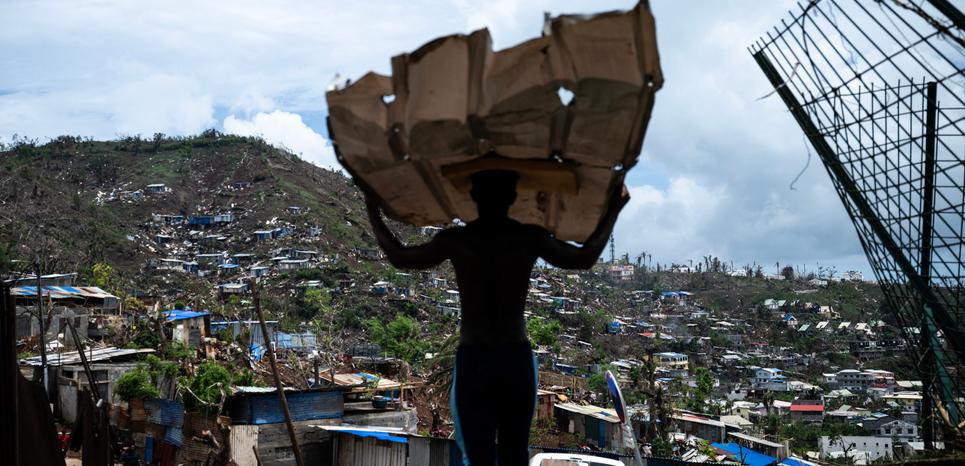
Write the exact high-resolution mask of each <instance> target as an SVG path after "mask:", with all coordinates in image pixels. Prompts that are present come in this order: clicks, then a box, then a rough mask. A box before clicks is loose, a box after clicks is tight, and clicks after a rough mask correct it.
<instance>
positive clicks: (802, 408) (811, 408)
mask: <svg viewBox="0 0 965 466" xmlns="http://www.w3.org/2000/svg"><path fill="white" fill-rule="evenodd" d="M795 411H797V412H805V413H818V412H824V406H823V405H791V412H795Z"/></svg>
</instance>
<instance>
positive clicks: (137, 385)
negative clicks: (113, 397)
mask: <svg viewBox="0 0 965 466" xmlns="http://www.w3.org/2000/svg"><path fill="white" fill-rule="evenodd" d="M115 392H116V393H117V395H118V396H120V397H121V399H122V400H124V401H131V400H133V399H137V398H157V396H158V395H159V392H158V389H157V387H155V386H154V384H153V383H152V382H151V374H149V373H148V371H147V370H146V369H145V368H144V367H143V366H140V365H139V366H138V367H137V369H134V370H132V371H130V372H128V373H126V374H124V375H122V376H121V377H120V378H118V379H117V388H116V390H115Z"/></svg>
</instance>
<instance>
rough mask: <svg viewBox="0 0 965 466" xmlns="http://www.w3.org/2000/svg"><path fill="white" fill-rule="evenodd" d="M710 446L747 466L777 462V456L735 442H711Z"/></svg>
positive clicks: (763, 465)
mask: <svg viewBox="0 0 965 466" xmlns="http://www.w3.org/2000/svg"><path fill="white" fill-rule="evenodd" d="M710 446H712V447H714V448H716V449H718V450H720V451H722V452H724V453H727V454H728V455H729V456H730V457H731V458H732V459H733V460H734V461H737V462H741V463H743V464H746V465H747V466H768V465H771V464H774V463H776V462H777V458H775V457H773V456H767V455H765V454H763V453H759V452H756V451H754V450H751V449H750V448H746V447H742V446H740V445H738V444H736V443H711V444H710Z"/></svg>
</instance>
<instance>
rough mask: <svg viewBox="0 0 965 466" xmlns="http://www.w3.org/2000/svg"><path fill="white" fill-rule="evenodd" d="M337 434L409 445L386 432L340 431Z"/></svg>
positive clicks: (400, 438)
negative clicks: (342, 433)
mask: <svg viewBox="0 0 965 466" xmlns="http://www.w3.org/2000/svg"><path fill="white" fill-rule="evenodd" d="M339 432H344V433H346V434H352V435H357V436H359V437H375V438H377V439H379V440H387V441H389V442H396V443H409V439H407V438H405V437H400V436H398V435H392V434H390V433H388V432H373V431H369V430H340V431H339Z"/></svg>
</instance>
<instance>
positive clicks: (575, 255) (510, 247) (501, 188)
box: [367, 172, 629, 345]
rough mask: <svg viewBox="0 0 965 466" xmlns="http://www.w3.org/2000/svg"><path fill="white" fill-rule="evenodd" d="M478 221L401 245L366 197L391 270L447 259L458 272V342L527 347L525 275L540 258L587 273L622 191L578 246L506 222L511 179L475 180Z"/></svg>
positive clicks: (505, 175) (484, 176) (504, 175)
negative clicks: (424, 240) (420, 242)
mask: <svg viewBox="0 0 965 466" xmlns="http://www.w3.org/2000/svg"><path fill="white" fill-rule="evenodd" d="M472 197H473V200H474V201H476V205H477V208H478V211H479V217H478V218H477V219H476V220H474V221H472V222H470V223H469V224H468V225H466V226H464V227H454V228H449V229H446V230H443V231H441V232H440V233H439V234H437V235H436V236H435V237H434V238H433V239H432V240H431V241H430V242H429V243H426V244H423V245H420V246H411V247H408V246H404V245H402V244H401V243H400V242H399V241H398V240H397V239H396V238H395V237H394V236H393V235H392V234H391V232H389V231H388V228H386V227H385V224H384V222H383V221H382V217H381V214H380V212H379V206H378V204H377V203H376V202H375V201H374V200H372V199H371V198H370V197H368V196H367V206H368V209H369V219H370V220H371V222H372V226H373V231H374V232H375V236H376V239H377V240H378V242H379V245H380V246H381V247H382V249H383V251H385V254H386V257H387V258H388V259H389V262H391V263H392V264H393V265H395V266H396V267H400V268H414V269H423V268H429V267H433V266H435V265H438V264H439V263H441V262H442V261H444V260H446V259H449V260H450V261H451V262H452V265H453V267H454V268H455V270H456V281H457V283H458V285H459V295H460V301H461V306H462V324H461V325H460V344H461V345H465V344H500V343H511V342H525V341H527V338H526V324H525V322H524V320H523V309H524V307H525V305H526V294H527V290H528V289H529V278H530V272H532V269H533V265H534V264H535V263H536V260H537V259H538V258H543V259H544V260H546V261H547V262H548V263H549V264H550V265H553V266H555V267H559V268H564V269H588V268H590V267H592V266H593V264H594V263H595V262H596V260H597V259H598V258H599V257H600V253H601V252H602V251H603V247H604V246H605V245H606V241H607V239H608V238H609V236H610V232H611V231H612V230H613V225H614V223H616V218H617V215H618V214H619V212H620V209H621V208H623V206H624V205H625V204H626V203H627V201H628V200H629V195H628V194H627V192H626V188H625V187H624V188H623V189H622V190H620V191H617V192H616V193H615V195H614V196H612V197H611V199H610V205H609V207H610V208H609V211H608V212H607V213H606V214H605V215H604V217H603V219H601V221H600V224H599V225H598V226H597V228H596V230H595V231H594V232H593V233H592V234H591V235H590V237H589V238H588V239H587V240H586V242H584V243H583V245H582V246H574V245H572V244H570V243H566V242H563V241H559V240H557V239H555V238H553V237H552V235H550V234H549V232H548V231H546V229H544V228H542V227H540V226H537V225H523V224H520V223H519V222H517V221H515V220H513V219H511V218H509V216H508V212H509V207H510V206H511V205H512V204H513V202H514V201H515V199H516V174H515V173H512V172H483V173H481V174H479V176H476V177H474V178H473V191H472Z"/></svg>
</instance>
